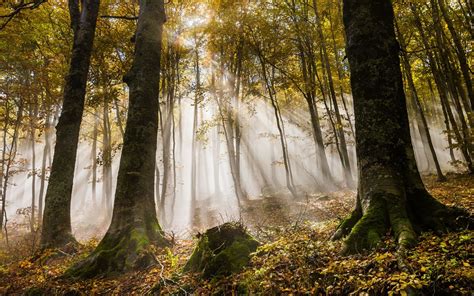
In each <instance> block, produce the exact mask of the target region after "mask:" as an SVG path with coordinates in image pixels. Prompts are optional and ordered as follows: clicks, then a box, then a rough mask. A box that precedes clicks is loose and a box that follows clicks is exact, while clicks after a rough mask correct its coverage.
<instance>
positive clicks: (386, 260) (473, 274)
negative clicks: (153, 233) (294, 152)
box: [0, 174, 474, 295]
mask: <svg viewBox="0 0 474 296" xmlns="http://www.w3.org/2000/svg"><path fill="white" fill-rule="evenodd" d="M448 179H449V181H447V182H444V183H438V182H436V181H435V178H434V177H432V176H427V177H425V184H426V185H427V187H428V188H429V191H430V192H431V193H432V194H433V195H434V196H435V197H436V198H438V199H439V200H441V201H442V202H444V203H445V204H448V205H456V206H460V207H464V208H466V209H467V210H468V211H470V212H471V213H474V198H473V197H474V178H473V177H472V176H467V175H460V174H451V175H448ZM353 200H354V192H353V191H341V192H335V193H331V194H328V195H310V196H308V197H307V198H305V199H304V200H301V201H296V202H295V201H294V200H293V201H292V202H290V200H289V199H285V198H271V197H270V196H267V197H263V198H262V199H260V200H258V201H257V200H254V201H251V202H249V203H247V204H246V206H245V207H244V210H243V215H242V217H243V221H246V223H245V226H246V227H248V229H249V231H250V232H251V233H252V234H253V235H254V236H255V237H256V238H257V239H258V240H259V241H260V242H261V243H262V245H261V246H260V247H259V248H258V249H257V252H256V253H254V256H253V258H252V260H251V262H250V264H249V266H248V267H246V268H245V269H244V270H242V271H241V272H240V273H238V274H234V275H232V276H229V277H224V278H218V279H212V280H203V279H201V277H200V275H199V274H192V273H182V267H183V266H184V264H185V263H186V260H187V259H188V258H189V256H190V254H191V253H192V251H193V247H194V245H195V242H196V240H192V239H191V240H176V241H175V244H174V245H173V247H172V248H169V249H165V250H155V256H156V258H157V260H158V264H157V265H156V266H151V267H149V268H148V269H146V270H141V271H137V272H132V273H129V274H125V275H122V276H118V277H115V278H96V279H91V280H85V281H75V280H70V279H64V278H61V277H60V276H61V275H62V273H63V272H64V271H65V270H66V269H67V268H68V267H69V266H71V264H73V263H74V262H77V261H78V260H80V259H82V258H84V257H85V256H87V254H88V253H89V252H91V251H92V250H93V248H94V247H95V245H96V244H97V241H96V240H92V241H89V242H87V243H85V244H83V245H82V246H81V247H80V249H79V251H78V252H77V253H74V254H69V253H68V252H67V251H62V252H61V253H60V256H51V254H52V252H53V251H50V252H46V253H45V254H42V255H35V254H34V247H32V244H33V242H32V241H34V238H32V237H31V236H23V237H20V236H17V238H16V240H15V241H11V242H10V249H5V248H4V249H0V295H22V294H24V295H161V294H164V295H167V294H180V295H186V294H191V293H192V294H195V295H212V294H215V295H245V294H258V295H261V294H263V295H281V294H284V295H301V294H307V295H349V294H351V293H353V295H386V294H388V295H407V293H409V292H410V291H413V289H415V290H416V291H418V292H419V294H422V295H448V294H449V295H472V293H473V291H474V269H473V266H474V232H473V231H469V230H465V231H462V232H457V233H447V234H444V235H442V236H436V235H434V234H432V233H425V234H423V235H422V236H421V237H420V238H419V243H418V245H417V246H416V247H415V248H413V249H412V250H410V251H409V252H408V254H407V258H406V262H405V263H406V264H407V269H406V270H405V271H401V270H399V268H398V264H397V256H396V245H395V242H394V241H393V239H391V238H390V237H389V236H387V238H386V239H385V240H384V242H383V244H382V245H381V246H379V247H378V248H377V249H376V250H375V251H373V252H370V253H366V254H361V255H355V256H341V255H340V250H341V243H340V242H332V241H330V240H329V238H330V236H331V234H332V233H333V232H334V229H335V228H336V226H337V224H338V221H339V220H340V219H341V218H342V217H344V216H345V215H346V214H347V213H349V212H350V210H351V208H352V203H353ZM410 287H411V288H410Z"/></svg>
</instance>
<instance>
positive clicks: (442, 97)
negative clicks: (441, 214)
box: [410, 4, 474, 173]
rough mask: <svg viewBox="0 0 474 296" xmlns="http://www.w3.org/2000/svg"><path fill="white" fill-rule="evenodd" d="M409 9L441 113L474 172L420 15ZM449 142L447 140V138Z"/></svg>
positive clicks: (412, 6) (471, 170)
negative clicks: (419, 38) (432, 80)
mask: <svg viewBox="0 0 474 296" xmlns="http://www.w3.org/2000/svg"><path fill="white" fill-rule="evenodd" d="M410 9H411V11H412V13H413V16H414V20H415V26H416V27H417V29H418V31H419V33H420V37H421V41H422V42H423V46H424V49H425V50H426V53H427V55H428V61H429V65H430V70H431V72H432V74H433V78H434V80H435V83H436V87H437V89H438V94H439V97H440V100H441V104H442V106H443V108H444V109H443V111H445V112H446V115H447V119H449V122H450V123H451V128H452V130H453V132H454V135H455V137H456V141H457V142H458V146H459V149H460V150H461V153H462V155H463V157H464V159H465V161H466V164H467V167H468V170H469V171H470V172H471V173H473V172H474V165H473V163H472V159H471V156H470V154H469V150H468V147H467V145H466V144H465V139H464V138H463V136H462V135H461V133H460V131H459V128H458V125H457V123H456V120H455V118H454V115H453V113H452V110H451V105H450V103H449V101H448V91H447V87H446V83H445V81H444V80H443V79H442V77H441V69H440V68H439V67H438V64H437V63H436V60H435V57H434V53H433V52H432V51H431V47H430V44H429V43H428V38H427V36H426V34H425V30H424V28H423V25H422V23H421V18H420V14H419V12H418V8H417V7H416V5H415V4H410ZM448 140H449V138H448Z"/></svg>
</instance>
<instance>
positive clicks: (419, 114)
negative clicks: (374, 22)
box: [395, 23, 446, 182]
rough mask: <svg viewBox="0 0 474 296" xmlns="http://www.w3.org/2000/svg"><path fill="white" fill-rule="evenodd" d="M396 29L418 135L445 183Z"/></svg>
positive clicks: (409, 66) (402, 44) (401, 41)
mask: <svg viewBox="0 0 474 296" xmlns="http://www.w3.org/2000/svg"><path fill="white" fill-rule="evenodd" d="M395 26H397V24H396V23H395ZM396 28H397V32H398V40H399V42H400V49H401V51H402V52H401V55H402V64H403V66H404V68H405V72H406V77H407V80H408V87H409V88H410V90H411V93H412V96H413V102H414V105H415V109H416V110H415V112H416V113H417V116H416V117H417V118H420V120H419V121H421V125H420V124H418V128H419V129H420V133H422V137H423V135H424V136H425V138H426V142H427V143H423V145H425V144H428V147H429V148H430V153H431V156H432V158H433V161H434V164H435V167H436V173H437V175H438V181H439V182H444V181H446V177H445V176H444V175H443V172H442V171H441V166H440V165H439V161H438V156H437V155H436V151H435V149H434V146H433V141H432V140H431V135H430V127H429V126H428V121H427V120H426V117H425V114H424V111H423V107H422V106H421V102H420V98H419V97H418V92H417V90H416V87H415V82H414V80H413V75H412V73H411V64H410V60H409V58H408V55H407V53H406V45H405V40H404V38H403V36H402V34H401V33H400V30H398V27H396ZM421 128H423V131H421ZM423 133H424V134H423Z"/></svg>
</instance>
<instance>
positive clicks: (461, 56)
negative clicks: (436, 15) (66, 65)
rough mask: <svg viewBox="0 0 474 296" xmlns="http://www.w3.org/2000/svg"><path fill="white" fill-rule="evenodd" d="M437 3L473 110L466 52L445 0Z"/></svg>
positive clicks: (473, 92) (473, 104)
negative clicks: (449, 34)
mask: <svg viewBox="0 0 474 296" xmlns="http://www.w3.org/2000/svg"><path fill="white" fill-rule="evenodd" d="M437 2H438V4H439V8H440V11H441V14H442V15H443V18H444V21H445V22H446V24H447V25H448V29H449V32H450V33H451V38H452V41H453V44H454V49H455V52H456V56H457V57H458V61H459V66H460V67H461V72H462V75H463V77H464V82H465V83H466V89H467V94H468V96H469V101H470V103H471V108H474V90H473V87H472V79H471V71H470V69H469V65H468V63H467V58H466V53H465V50H464V48H463V46H462V44H461V40H460V38H459V35H458V32H457V30H456V28H454V24H453V22H452V20H451V18H450V17H449V15H448V11H447V10H446V4H445V3H444V0H438V1H437ZM432 5H436V3H434V2H432ZM471 31H472V28H471ZM463 91H464V90H463Z"/></svg>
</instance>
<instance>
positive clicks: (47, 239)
mask: <svg viewBox="0 0 474 296" xmlns="http://www.w3.org/2000/svg"><path fill="white" fill-rule="evenodd" d="M69 2H70V7H72V9H71V19H72V20H73V21H72V26H73V28H74V44H73V48H72V57H71V63H70V68H69V74H68V76H67V78H66V85H65V89H64V102H63V108H62V113H61V117H60V118H59V122H58V125H57V126H56V131H57V136H56V146H55V148H54V158H53V164H52V168H51V175H50V178H49V184H48V189H47V191H46V198H45V199H46V200H45V210H44V218H43V231H42V234H41V246H42V247H43V248H47V247H63V246H64V245H66V244H68V243H70V242H75V239H74V237H73V236H72V232H71V213H70V210H71V194H72V185H73V179H74V166H75V163H76V152H77V145H78V142H79V129H80V127H81V120H82V114H83V111H84V99H85V95H86V83H87V74H88V72H89V65H90V58H91V54H92V46H93V41H94V34H95V28H96V22H97V15H98V12H99V2H100V1H99V0H85V1H83V2H82V3H83V4H84V5H83V6H82V7H81V8H82V11H81V16H80V19H76V18H75V17H74V15H76V14H77V13H78V10H79V7H78V1H74V0H70V1H69ZM74 3H75V4H76V5H74Z"/></svg>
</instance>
